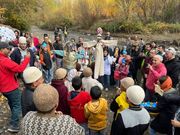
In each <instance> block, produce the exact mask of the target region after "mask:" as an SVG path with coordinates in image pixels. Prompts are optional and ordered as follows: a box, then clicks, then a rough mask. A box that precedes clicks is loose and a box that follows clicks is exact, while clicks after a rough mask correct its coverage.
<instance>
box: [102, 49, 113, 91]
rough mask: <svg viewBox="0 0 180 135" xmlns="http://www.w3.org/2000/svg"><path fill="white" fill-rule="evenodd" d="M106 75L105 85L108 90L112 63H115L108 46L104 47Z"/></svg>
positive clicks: (104, 77) (104, 78)
mask: <svg viewBox="0 0 180 135" xmlns="http://www.w3.org/2000/svg"><path fill="white" fill-rule="evenodd" d="M103 51H104V76H103V85H104V88H105V91H108V89H109V87H110V75H111V64H112V63H113V58H112V57H111V56H110V55H109V50H108V48H104V50H103Z"/></svg>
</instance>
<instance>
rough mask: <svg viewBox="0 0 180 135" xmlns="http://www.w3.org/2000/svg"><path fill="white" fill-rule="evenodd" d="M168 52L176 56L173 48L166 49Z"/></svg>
mask: <svg viewBox="0 0 180 135" xmlns="http://www.w3.org/2000/svg"><path fill="white" fill-rule="evenodd" d="M166 52H171V53H172V54H173V55H176V50H175V49H174V48H173V47H169V48H168V49H166Z"/></svg>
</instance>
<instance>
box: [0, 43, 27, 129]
mask: <svg viewBox="0 0 180 135" xmlns="http://www.w3.org/2000/svg"><path fill="white" fill-rule="evenodd" d="M9 53H10V47H9V45H8V44H7V43H5V42H0V92H1V93H2V94H3V95H4V96H5V97H6V98H7V99H8V104H9V107H10V109H11V119H10V126H9V128H8V131H10V132H18V131H19V122H20V114H21V92H20V90H19V89H18V87H19V84H18V82H17V79H16V78H15V74H16V73H20V72H23V71H24V69H25V68H26V66H27V65H28V63H29V61H30V53H27V55H26V56H25V58H24V60H23V61H22V62H21V64H20V65H18V64H17V63H15V62H14V61H12V60H11V59H9V57H8V56H9Z"/></svg>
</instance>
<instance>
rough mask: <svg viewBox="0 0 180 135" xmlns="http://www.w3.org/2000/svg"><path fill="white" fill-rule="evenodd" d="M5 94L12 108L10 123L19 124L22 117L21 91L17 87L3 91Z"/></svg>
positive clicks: (16, 125)
mask: <svg viewBox="0 0 180 135" xmlns="http://www.w3.org/2000/svg"><path fill="white" fill-rule="evenodd" d="M3 95H4V96H5V97H6V98H7V99H8V104H9V107H10V109H11V120H10V125H12V126H14V127H18V126H19V121H20V117H21V112H22V110H21V92H20V90H18V89H15V90H13V91H11V92H7V93H3Z"/></svg>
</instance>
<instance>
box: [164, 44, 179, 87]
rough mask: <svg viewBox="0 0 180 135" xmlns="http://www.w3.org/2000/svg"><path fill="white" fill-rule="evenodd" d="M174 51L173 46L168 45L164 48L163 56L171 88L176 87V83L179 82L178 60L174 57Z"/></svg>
mask: <svg viewBox="0 0 180 135" xmlns="http://www.w3.org/2000/svg"><path fill="white" fill-rule="evenodd" d="M175 56H176V51H175V49H174V48H173V47H169V48H168V49H167V50H166V53H165V57H166V62H165V66H166V69H167V75H168V76H170V77H171V79H172V82H173V88H176V85H177V84H178V82H179V79H178V77H179V75H180V61H179V60H177V59H176V58H175Z"/></svg>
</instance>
